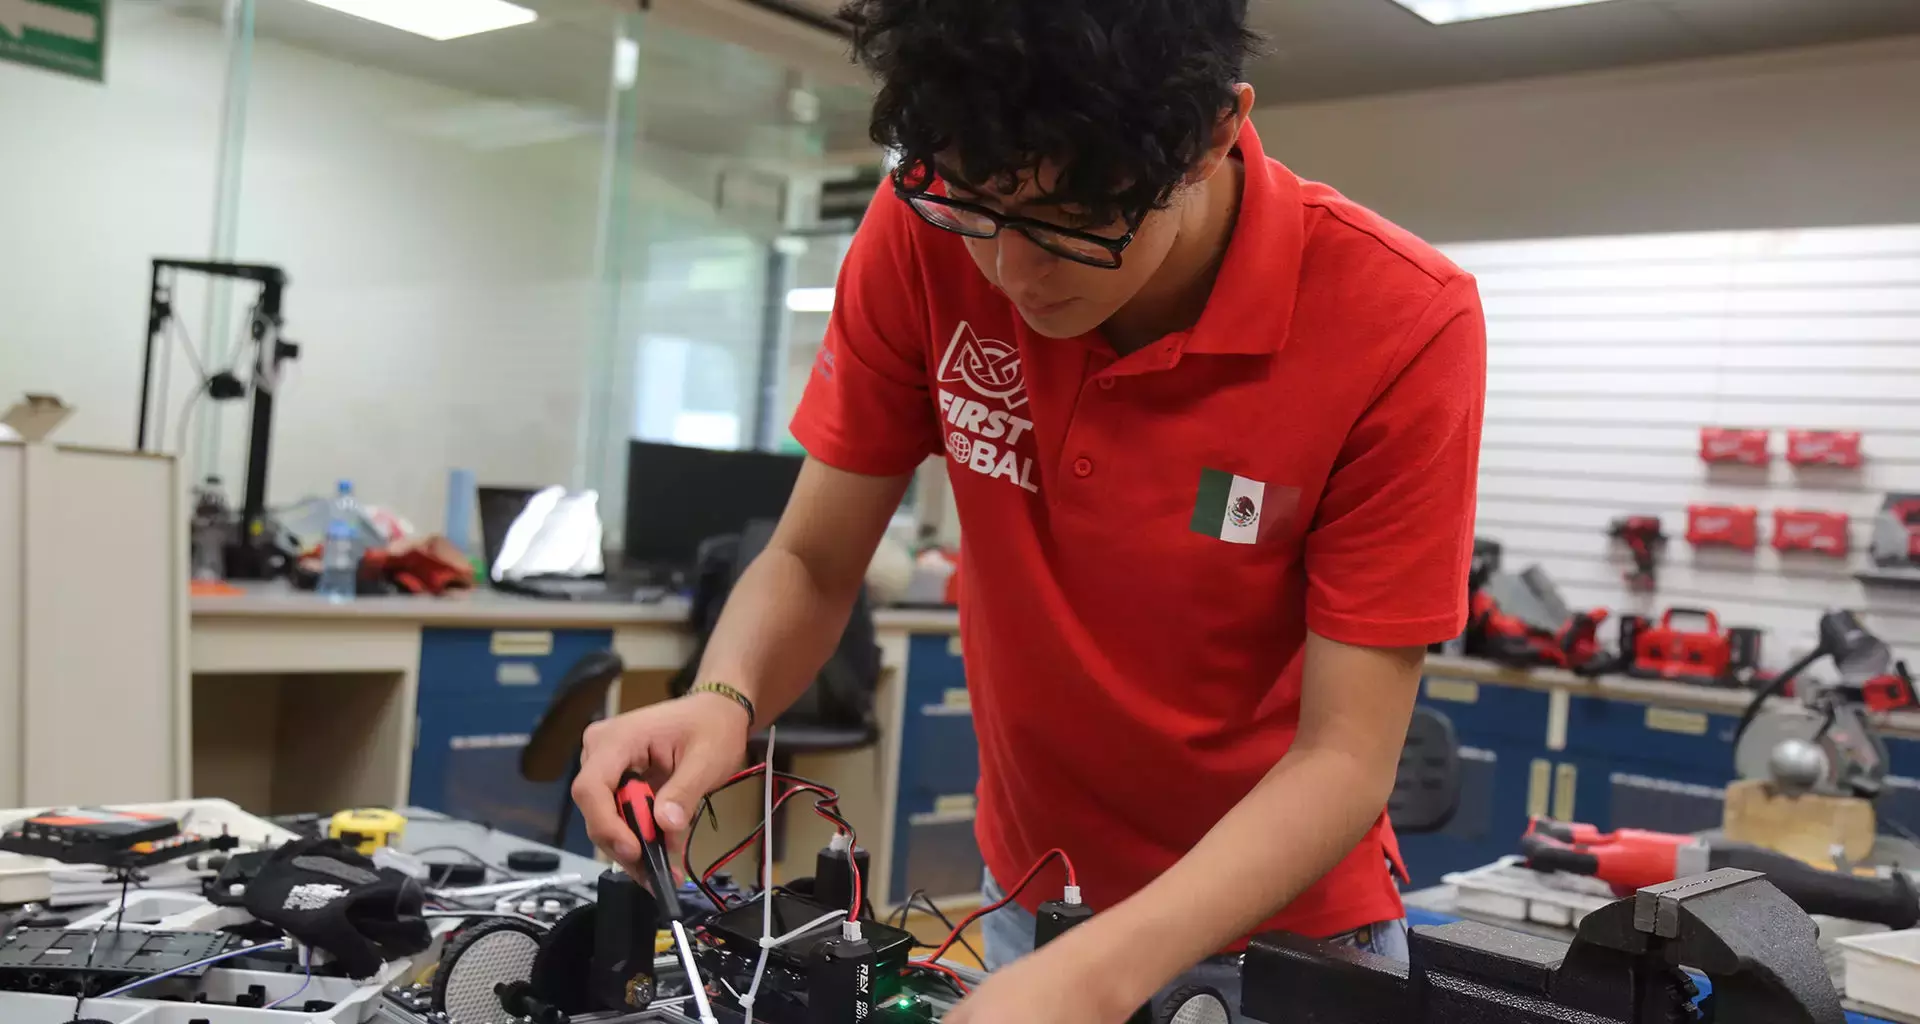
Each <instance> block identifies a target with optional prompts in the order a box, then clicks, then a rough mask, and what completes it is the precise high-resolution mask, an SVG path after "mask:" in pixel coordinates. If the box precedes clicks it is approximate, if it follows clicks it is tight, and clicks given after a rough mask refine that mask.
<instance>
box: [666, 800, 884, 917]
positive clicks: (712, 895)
mask: <svg viewBox="0 0 1920 1024" xmlns="http://www.w3.org/2000/svg"><path fill="white" fill-rule="evenodd" d="M758 768H759V770H757V771H754V772H753V773H752V774H749V775H742V776H740V777H739V778H737V779H731V780H729V781H728V782H726V783H725V784H723V785H721V786H720V788H718V789H715V790H714V791H712V792H710V793H708V794H707V795H706V796H703V797H701V798H700V807H699V809H698V810H696V811H695V812H694V823H693V824H690V825H688V827H687V838H686V842H685V843H684V844H683V846H682V847H681V850H680V869H681V870H682V871H684V872H685V873H686V875H687V877H688V878H690V879H692V880H693V884H694V885H695V886H697V887H698V888H699V889H700V892H701V893H702V894H703V895H705V896H706V897H707V900H708V901H709V902H711V903H712V904H713V905H714V906H715V907H717V908H719V909H721V910H725V909H727V905H726V901H725V900H722V899H721V898H720V894H719V893H716V892H714V891H713V889H712V888H710V887H709V886H708V885H707V882H706V879H705V877H704V876H703V875H702V873H700V872H696V871H695V870H694V869H693V833H694V831H695V828H694V826H695V825H697V824H698V823H699V819H700V817H701V816H702V815H705V816H707V817H708V818H709V820H711V821H713V822H714V827H716V828H718V827H719V820H720V816H719V814H718V813H717V812H715V811H714V808H713V798H714V797H715V796H718V795H719V794H721V793H724V792H726V791H727V790H729V789H732V788H733V787H735V786H738V785H740V784H741V783H743V782H751V781H753V780H754V779H758V778H761V777H762V776H769V775H770V776H772V777H773V778H774V779H776V780H778V781H782V782H790V783H798V784H800V785H805V786H814V787H817V788H818V789H819V790H822V791H824V792H816V793H815V794H814V796H815V797H817V799H816V800H815V801H814V804H813V807H814V811H815V812H816V813H818V814H819V815H820V816H821V817H823V818H826V819H827V820H828V821H831V822H833V823H834V824H835V825H836V826H838V827H839V828H840V830H841V831H844V832H845V833H847V838H848V840H849V841H850V842H857V837H856V835H855V833H854V830H853V826H852V825H850V824H848V823H847V819H845V818H843V817H841V816H840V814H839V812H838V807H839V804H840V791H839V790H836V789H834V788H833V787H832V786H829V785H827V784H826V783H823V782H815V781H814V780H812V779H809V778H805V777H803V776H799V775H795V774H793V773H792V772H782V771H775V770H774V768H773V766H772V765H760V766H758ZM796 792H800V790H789V791H788V792H786V793H783V794H781V795H780V796H779V797H777V798H776V799H778V800H785V799H786V798H787V797H788V796H791V795H793V794H794V793H796ZM754 832H755V833H756V834H757V833H758V832H759V829H758V828H756V829H755V830H754ZM753 839H754V836H753V835H749V836H748V837H747V838H746V839H745V840H744V841H742V842H741V843H740V844H739V845H737V846H735V847H734V848H733V850H732V851H731V854H732V855H733V856H736V857H737V856H739V851H740V850H742V849H744V848H745V847H746V845H747V844H748V843H751V842H753ZM723 859H724V857H723ZM863 902H864V901H863Z"/></svg>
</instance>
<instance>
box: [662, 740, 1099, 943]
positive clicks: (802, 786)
mask: <svg viewBox="0 0 1920 1024" xmlns="http://www.w3.org/2000/svg"><path fill="white" fill-rule="evenodd" d="M766 771H767V764H766V762H764V761H762V762H761V763H759V764H756V765H753V766H752V767H750V768H743V769H741V770H740V771H737V772H735V773H734V774H733V776H732V777H731V778H729V779H727V781H726V782H725V783H722V784H721V785H722V788H724V787H725V786H730V785H733V784H734V783H736V782H741V781H743V780H746V779H750V778H753V777H754V776H755V775H759V774H762V773H763V772H766ZM773 775H774V778H775V780H776V781H780V782H786V783H787V784H788V785H789V787H790V788H789V789H787V791H786V792H784V793H781V794H780V795H779V796H778V797H777V798H776V799H775V800H774V803H773V809H774V810H776V811H778V810H779V809H780V806H781V805H782V804H784V803H786V802H787V799H788V798H789V797H792V796H794V795H796V794H798V793H802V792H807V793H813V794H816V795H818V796H819V797H820V798H821V799H819V800H816V801H814V805H813V809H814V813H816V814H818V815H820V816H821V817H822V818H824V819H826V820H827V821H829V822H831V823H832V824H833V826H834V830H835V831H836V832H840V833H843V834H844V835H846V837H847V847H848V849H847V859H848V860H849V861H851V860H852V859H853V848H854V847H855V846H857V845H858V835H857V834H856V833H855V832H854V829H853V826H852V825H851V824H849V823H848V822H847V821H846V820H845V819H844V818H842V817H840V816H839V809H840V794H839V793H838V792H837V791H835V790H832V789H829V788H827V787H826V786H822V785H818V784H816V783H812V782H806V781H803V780H800V779H798V778H795V777H793V776H790V775H787V774H786V773H784V772H777V771H776V772H774V773H773ZM763 829H764V823H763V824H762V825H761V826H757V827H755V828H754V830H753V831H752V832H750V833H748V835H747V838H746V839H745V840H742V841H741V843H740V845H739V846H736V847H734V848H733V850H731V851H730V852H728V853H727V854H726V856H724V857H721V858H720V860H718V861H717V862H715V863H714V864H713V866H711V867H709V868H707V870H706V871H705V872H704V873H703V874H702V875H701V876H700V880H701V881H702V882H703V883H704V882H705V881H706V880H708V879H710V878H712V877H713V876H714V875H715V874H716V873H718V872H719V870H720V869H721V868H723V867H726V866H727V865H728V864H729V863H731V862H732V861H733V859H734V858H736V857H738V856H739V855H740V854H741V853H742V852H743V851H745V850H746V848H747V847H748V846H751V845H752V844H753V840H754V839H755V838H756V837H758V836H759V835H760V834H761V833H762V831H763ZM1063 856H1064V854H1063ZM1068 873H1069V875H1071V873H1072V867H1071V866H1069V867H1068ZM861 889H862V886H861V880H860V871H859V869H858V867H857V866H856V867H855V868H854V872H853V906H852V907H851V908H850V909H849V910H848V912H847V919H848V920H859V918H860V908H861V906H862V905H863V904H864V903H865V895H866V894H865V893H864V892H862V891H861ZM709 897H710V898H711V893H709ZM722 909H724V908H722Z"/></svg>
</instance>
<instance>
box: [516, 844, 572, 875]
mask: <svg viewBox="0 0 1920 1024" xmlns="http://www.w3.org/2000/svg"><path fill="white" fill-rule="evenodd" d="M507 869H508V870H510V871H518V872H520V873H521V874H523V875H551V874H553V873H554V872H556V871H558V870H560V855H559V854H557V853H554V852H553V851H551V850H515V851H513V852H512V853H509V854H507Z"/></svg>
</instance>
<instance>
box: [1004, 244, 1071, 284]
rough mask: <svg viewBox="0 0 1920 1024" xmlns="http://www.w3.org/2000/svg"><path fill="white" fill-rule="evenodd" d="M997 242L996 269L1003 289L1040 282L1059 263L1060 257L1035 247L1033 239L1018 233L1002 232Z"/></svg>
mask: <svg viewBox="0 0 1920 1024" xmlns="http://www.w3.org/2000/svg"><path fill="white" fill-rule="evenodd" d="M995 241H997V242H998V243H999V247H998V249H997V250H996V251H995V253H994V269H995V270H997V271H999V275H1000V287H1001V288H1002V289H1008V286H1009V285H1012V284H1016V283H1018V284H1023V285H1024V284H1031V283H1033V282H1035V281H1038V280H1039V279H1041V278H1043V277H1045V276H1046V275H1047V274H1048V273H1050V272H1052V270H1053V268H1054V265H1055V264H1056V263H1057V262H1059V257H1058V256H1055V255H1054V254H1052V253H1050V252H1048V251H1047V250H1045V249H1042V248H1040V247H1039V246H1038V245H1035V244H1034V242H1033V239H1031V238H1028V237H1027V236H1026V235H1024V234H1021V233H1020V232H1018V231H1002V232H1000V237H999V238H998V239H995ZM1008 290H1011V289H1008Z"/></svg>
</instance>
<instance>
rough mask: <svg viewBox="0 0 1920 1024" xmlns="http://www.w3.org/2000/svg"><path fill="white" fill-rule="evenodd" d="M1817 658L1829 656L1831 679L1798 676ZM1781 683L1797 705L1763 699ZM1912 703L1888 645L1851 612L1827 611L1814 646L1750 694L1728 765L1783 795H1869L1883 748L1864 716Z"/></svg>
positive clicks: (1879, 775)
mask: <svg viewBox="0 0 1920 1024" xmlns="http://www.w3.org/2000/svg"><path fill="white" fill-rule="evenodd" d="M1823 658H1830V659H1832V661H1833V665H1834V669H1835V670H1836V671H1837V672H1838V673H1839V677H1840V678H1839V680H1838V681H1837V682H1823V681H1816V680H1813V679H1810V678H1805V677H1804V676H1803V673H1804V672H1805V671H1806V670H1807V669H1808V668H1809V667H1811V666H1812V665H1813V664H1814V663H1815V662H1817V661H1819V660H1821V659H1823ZM1788 684H1793V688H1794V691H1793V692H1794V695H1795V697H1796V698H1797V703H1794V704H1785V703H1778V702H1776V703H1772V704H1769V703H1768V700H1767V698H1769V697H1773V696H1776V695H1778V694H1781V693H1784V692H1785V691H1786V689H1787V686H1788ZM1916 705H1920V701H1916V699H1915V695H1914V685H1913V677H1912V676H1911V675H1909V674H1908V672H1907V667H1906V665H1905V664H1903V663H1901V662H1898V661H1895V660H1894V656H1893V650H1892V649H1891V648H1889V647H1888V646H1887V645H1886V643H1885V642H1884V641H1882V640H1881V639H1880V638H1878V637H1876V636H1874V635H1873V634H1872V633H1869V632H1867V629H1866V627H1865V626H1862V625H1861V624H1860V620H1859V619H1858V618H1856V617H1855V616H1854V614H1853V613H1852V612H1847V611H1833V612H1828V613H1827V614H1825V615H1823V616H1821V618H1820V642H1819V645H1818V646H1816V647H1815V648H1814V649H1813V650H1812V651H1811V652H1809V653H1808V654H1807V655H1806V656H1805V657H1803V658H1801V659H1800V660H1799V661H1797V662H1795V663H1794V664H1793V665H1792V666H1790V667H1789V668H1788V669H1787V670H1786V671H1784V672H1782V673H1781V674H1780V675H1778V676H1776V677H1775V678H1774V679H1772V680H1771V681H1769V682H1768V683H1767V684H1766V685H1765V686H1764V687H1763V688H1761V690H1760V691H1759V692H1757V693H1755V694H1754V697H1753V701H1752V703H1750V704H1748V705H1747V710H1746V712H1745V713H1744V714H1742V715H1741V716H1740V725H1739V727H1738V729H1737V730H1736V731H1735V732H1734V751H1733V760H1734V769H1735V771H1736V772H1737V773H1738V774H1739V776H1740V777H1741V778H1743V779H1765V780H1769V781H1771V782H1773V783H1774V784H1775V785H1777V786H1779V787H1780V788H1781V789H1782V790H1783V791H1786V792H1788V793H1819V794H1824V795H1828V796H1857V797H1864V798H1866V799H1873V798H1874V797H1877V796H1879V795H1880V788H1881V783H1882V782H1883V781H1884V780H1885V778H1886V775H1887V747H1886V744H1885V743H1883V742H1882V741H1881V739H1880V737H1879V736H1878V735H1877V734H1875V732H1874V730H1873V728H1872V726H1871V724H1870V723H1869V721H1868V715H1869V714H1870V713H1873V712H1885V711H1896V710H1900V709H1903V708H1912V707H1915V706H1916Z"/></svg>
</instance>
